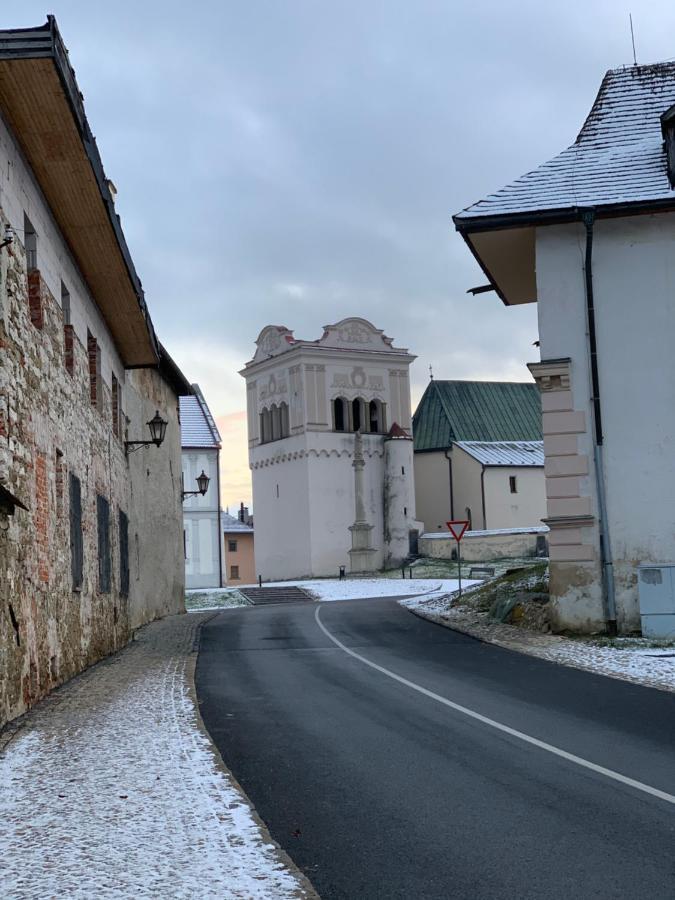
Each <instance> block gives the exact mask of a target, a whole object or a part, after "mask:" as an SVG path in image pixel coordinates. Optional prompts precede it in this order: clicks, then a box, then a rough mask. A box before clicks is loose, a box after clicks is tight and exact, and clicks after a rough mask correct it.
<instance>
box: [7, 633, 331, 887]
mask: <svg viewBox="0 0 675 900" xmlns="http://www.w3.org/2000/svg"><path fill="white" fill-rule="evenodd" d="M204 618H206V617H204ZM198 624H199V619H198V618H197V617H195V616H172V617H169V618H167V619H163V620H161V621H160V622H155V623H153V624H151V625H149V626H146V627H145V628H143V629H141V630H140V631H139V632H137V634H136V637H135V639H134V641H133V642H132V643H131V644H130V645H129V646H128V647H126V648H125V649H124V650H123V651H122V652H121V653H119V654H117V655H116V656H114V657H111V658H109V659H107V660H105V661H104V662H102V663H100V664H98V665H96V666H93V667H92V668H90V669H88V670H87V671H86V672H84V673H83V674H82V675H80V676H78V677H77V678H74V679H73V680H72V681H70V682H69V683H68V684H66V685H64V686H63V687H61V688H60V689H59V690H58V691H56V692H55V693H54V694H52V695H51V696H50V697H49V698H47V700H45V701H43V702H42V703H40V704H39V705H38V706H37V707H36V708H35V709H34V710H32V711H31V712H29V713H28V714H27V715H26V716H24V717H22V719H20V720H18V721H17V722H16V723H13V724H12V725H10V727H9V732H3V733H2V735H0V885H1V889H0V895H1V896H2V897H3V898H11V900H32V898H56V897H58V898H69V900H90V898H96V900H100V898H102V900H120V898H127V897H134V898H139V900H141V898H142V900H150V898H152V900H154V898H165V897H166V898H181V900H188V898H193V897H194V898H200V900H201V898H209V900H210V898H213V900H235V898H237V900H254V898H257V900H273V898H274V900H281V898H284V900H290V898H300V897H304V898H308V897H313V896H315V895H314V893H313V891H312V889H311V887H310V886H309V884H308V883H307V882H306V881H305V879H304V878H303V877H302V876H301V875H300V873H299V872H298V871H297V870H296V869H295V868H294V867H293V866H292V864H291V863H290V860H289V859H288V858H287V857H286V856H285V855H284V854H283V853H282V852H281V851H280V850H279V849H278V848H277V846H276V845H275V844H274V843H272V841H271V839H270V836H269V834H268V833H267V831H266V830H265V828H264V827H263V826H262V825H261V823H260V821H259V820H258V819H257V817H256V814H255V811H254V810H253V808H252V807H251V805H250V804H249V802H248V800H247V798H246V797H245V796H244V795H243V794H242V792H241V790H240V789H239V788H238V787H237V785H236V784H235V782H234V781H233V779H232V776H231V775H230V773H229V772H228V771H227V769H225V768H224V766H223V765H222V762H221V761H220V758H219V756H218V755H217V753H216V752H215V750H214V748H213V746H212V744H211V742H210V740H209V738H208V736H207V735H206V733H205V731H204V730H203V726H202V724H201V719H200V717H199V714H198V712H197V708H196V701H195V699H194V690H193V682H192V673H193V670H194V660H195V654H194V639H195V632H196V627H197V626H198Z"/></svg>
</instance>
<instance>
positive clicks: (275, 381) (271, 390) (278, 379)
mask: <svg viewBox="0 0 675 900" xmlns="http://www.w3.org/2000/svg"><path fill="white" fill-rule="evenodd" d="M287 393H288V383H287V381H286V376H285V375H276V374H274V373H272V375H270V377H269V378H268V379H267V384H263V385H261V387H260V395H259V399H260V400H261V401H262V400H269V399H271V398H273V397H276V396H280V395H282V394H287Z"/></svg>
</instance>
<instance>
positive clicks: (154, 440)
mask: <svg viewBox="0 0 675 900" xmlns="http://www.w3.org/2000/svg"><path fill="white" fill-rule="evenodd" d="M146 424H147V426H148V428H149V429H150V440H149V441H125V442H124V450H125V452H126V454H127V456H128V455H129V454H130V453H133V452H134V450H138V448H139V447H147V446H148V445H149V444H154V445H155V447H159V446H160V444H161V443H162V441H163V440H164V435H165V434H166V426H167V425H168V424H169V423H168V422H165V421H164V419H163V418H162V417H161V416H160V414H159V410H157V411H156V412H155V415H154V416H153V417H152V419H150V421H149V422H147V423H146Z"/></svg>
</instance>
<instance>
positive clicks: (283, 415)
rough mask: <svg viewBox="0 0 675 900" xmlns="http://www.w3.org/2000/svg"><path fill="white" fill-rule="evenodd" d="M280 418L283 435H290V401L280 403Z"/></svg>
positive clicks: (283, 436)
mask: <svg viewBox="0 0 675 900" xmlns="http://www.w3.org/2000/svg"><path fill="white" fill-rule="evenodd" d="M279 418H280V420H281V437H282V438H285V437H288V436H289V434H290V433H291V429H290V423H289V419H288V403H281V404H279Z"/></svg>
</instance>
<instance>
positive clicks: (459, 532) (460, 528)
mask: <svg viewBox="0 0 675 900" xmlns="http://www.w3.org/2000/svg"><path fill="white" fill-rule="evenodd" d="M445 524H446V525H447V526H448V528H449V529H450V534H451V535H452V536H453V537H454V539H455V540H456V541H457V542H459V541H461V540H462V538H463V537H464V532H465V531H466V529H467V528H468V527H469V522H468V521H467V520H466V519H457V520H455V521H453V522H446V523H445Z"/></svg>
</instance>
